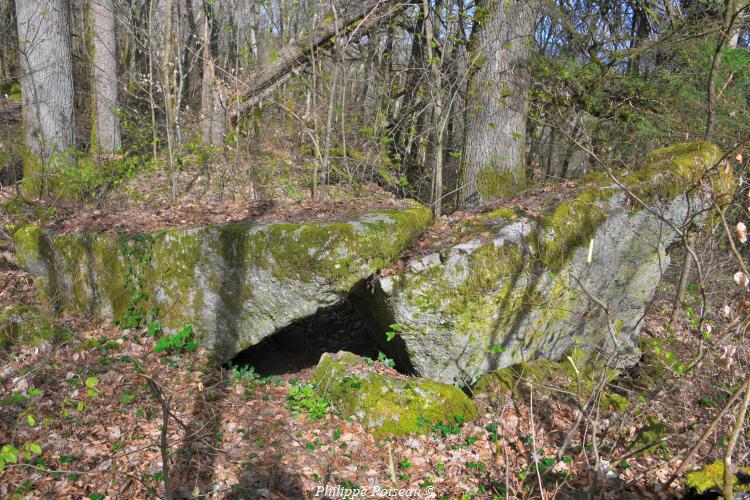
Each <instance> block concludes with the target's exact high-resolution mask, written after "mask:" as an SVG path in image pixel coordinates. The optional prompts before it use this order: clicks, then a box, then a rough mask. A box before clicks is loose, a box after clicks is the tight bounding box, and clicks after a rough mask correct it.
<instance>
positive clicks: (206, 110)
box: [201, 1, 227, 148]
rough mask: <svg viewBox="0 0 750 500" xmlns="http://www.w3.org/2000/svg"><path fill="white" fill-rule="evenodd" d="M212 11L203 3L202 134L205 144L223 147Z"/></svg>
mask: <svg viewBox="0 0 750 500" xmlns="http://www.w3.org/2000/svg"><path fill="white" fill-rule="evenodd" d="M212 25H213V19H212V9H211V6H210V5H209V2H207V1H204V2H203V85H202V87H201V132H202V140H203V144H204V145H206V146H214V147H217V148H218V147H222V146H223V145H224V136H225V134H226V119H227V118H226V116H227V115H226V110H225V109H224V103H223V102H222V99H221V87H220V85H219V82H218V81H217V79H216V65H215V63H214V54H213V52H212V51H211V26H212Z"/></svg>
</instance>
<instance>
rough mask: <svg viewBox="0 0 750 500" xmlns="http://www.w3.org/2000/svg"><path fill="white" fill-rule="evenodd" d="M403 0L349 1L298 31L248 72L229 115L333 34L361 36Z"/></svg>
mask: <svg viewBox="0 0 750 500" xmlns="http://www.w3.org/2000/svg"><path fill="white" fill-rule="evenodd" d="M406 4H407V2H406V1H404V0H366V1H362V2H352V5H350V6H349V9H347V10H346V11H344V12H341V13H339V15H338V16H333V17H332V18H331V19H330V20H329V19H328V18H326V20H325V21H324V22H323V23H322V24H321V25H320V26H318V27H317V28H315V29H313V30H311V31H310V32H308V33H304V34H302V35H301V36H300V37H299V38H297V40H296V41H294V42H293V43H291V44H289V45H288V46H286V47H284V48H283V49H282V50H281V51H279V54H278V56H277V57H276V59H275V60H274V61H273V62H270V63H269V64H266V65H264V66H263V67H262V68H259V69H258V70H257V71H255V72H254V73H252V74H251V75H250V76H249V78H248V81H249V82H251V83H250V84H249V85H248V87H249V88H248V89H246V90H245V91H243V92H242V93H241V94H240V95H238V96H236V97H235V100H236V101H235V103H233V104H232V105H230V106H229V109H230V110H231V113H232V117H233V119H236V118H237V116H238V115H240V114H242V113H244V112H246V111H248V110H249V109H251V108H253V107H254V106H256V105H257V104H258V103H259V102H260V101H262V100H263V99H264V98H265V97H266V96H267V95H268V94H269V92H271V91H272V90H273V89H274V88H275V87H276V86H277V85H279V84H281V83H283V82H284V81H286V80H287V79H288V78H289V76H290V74H291V73H292V72H293V71H294V70H295V69H296V68H298V67H300V66H303V65H305V64H307V63H308V61H309V59H310V55H311V54H312V53H313V52H314V51H315V50H317V49H319V48H321V47H323V46H325V45H326V44H328V43H329V42H330V41H331V39H333V38H334V37H335V36H336V35H337V34H339V35H342V34H344V33H349V36H350V37H351V38H355V37H358V36H362V35H363V34H365V33H366V32H367V31H369V30H370V29H372V28H373V27H375V26H377V25H378V24H380V22H382V21H383V20H384V19H387V18H389V17H390V14H392V13H393V12H395V11H396V10H397V9H399V8H401V7H402V6H404V5H406Z"/></svg>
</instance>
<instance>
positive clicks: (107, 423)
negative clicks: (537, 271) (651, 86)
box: [0, 202, 748, 499]
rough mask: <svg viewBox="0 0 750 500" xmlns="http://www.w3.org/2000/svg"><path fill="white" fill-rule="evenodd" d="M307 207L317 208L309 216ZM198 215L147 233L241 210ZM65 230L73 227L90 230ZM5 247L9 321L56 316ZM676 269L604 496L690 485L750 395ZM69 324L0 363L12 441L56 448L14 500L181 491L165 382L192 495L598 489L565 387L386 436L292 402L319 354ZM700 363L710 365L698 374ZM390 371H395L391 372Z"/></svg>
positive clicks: (17, 472)
mask: <svg viewBox="0 0 750 500" xmlns="http://www.w3.org/2000/svg"><path fill="white" fill-rule="evenodd" d="M389 203H391V202H389ZM392 203H396V202H392ZM249 207H251V208H247V207H246V209H248V210H253V208H252V207H256V208H257V207H258V205H257V204H256V205H249ZM300 207H301V208H302V212H300V213H302V214H303V215H304V210H306V209H307V208H306V207H307V205H304V204H303V205H301V206H300ZM310 207H311V208H310V209H311V210H318V209H320V208H321V207H320V206H312V205H311V206H310ZM339 208H346V207H344V206H343V205H342V206H340V207H339ZM533 209H534V208H533V207H529V210H533ZM180 210H181V209H179V208H174V209H171V210H169V211H168V212H167V213H168V214H170V215H168V216H165V218H164V219H159V218H158V214H157V217H155V218H154V219H153V220H155V221H156V222H154V223H153V224H154V226H149V225H148V223H147V227H156V226H158V225H159V224H160V223H167V224H172V223H175V222H176V223H177V224H182V225H190V224H199V223H205V222H209V221H210V222H217V221H219V220H221V218H222V217H224V216H225V215H226V214H227V213H229V212H224V213H222V212H221V211H220V210H214V211H213V212H212V211H211V210H210V209H206V208H205V207H202V208H201V209H200V210H202V211H203V213H204V214H208V215H204V216H202V217H201V216H199V217H196V219H188V218H189V217H190V216H191V214H192V215H194V212H189V211H188V212H186V213H183V212H180ZM276 210H280V211H279V212H276V213H279V214H283V213H284V211H283V209H278V208H277V209H276ZM331 210H333V211H335V210H334V209H333V208H332V209H331ZM329 215H330V213H329ZM296 216H299V213H297V214H296V215H295V216H294V217H296ZM472 216H473V215H472V214H459V215H456V216H453V217H452V218H445V219H443V221H441V222H439V223H438V224H437V225H436V229H434V230H433V232H432V233H430V234H428V235H427V236H426V237H425V238H426V240H425V241H430V240H434V239H440V234H442V233H441V230H440V226H441V224H442V225H443V226H447V225H449V226H452V225H454V224H457V223H460V221H461V220H462V218H466V217H472ZM109 217H110V215H102V216H101V220H104V221H107V222H106V223H109V224H111V221H113V220H120V221H124V218H123V216H122V214H121V215H120V216H118V218H115V219H109ZM180 217H184V218H183V219H180ZM287 217H290V218H294V217H293V216H292V215H291V214H287ZM96 218H97V214H95V212H94V211H84V212H79V214H78V216H77V217H74V218H73V219H71V218H69V217H68V218H67V219H66V220H68V221H70V220H74V221H78V222H76V223H75V224H78V227H87V228H93V229H97V228H100V227H101V226H97V225H96V224H97V221H96ZM217 218H218V219H217ZM82 221H83V222H82ZM165 221H166V222H165ZM5 222H6V223H7V221H5ZM139 223H141V221H139ZM61 224H62V225H61V226H59V228H60V229H62V230H72V228H73V227H74V225H75V224H74V223H61ZM66 224H69V225H68V226H66ZM428 244H429V243H424V245H428ZM4 245H5V246H4V247H3V248H2V249H0V252H2V253H1V254H0V275H2V286H1V288H0V310H2V309H4V308H5V307H7V306H10V305H15V304H21V303H22V304H27V305H33V306H37V307H43V306H42V305H41V304H39V303H38V302H37V301H36V299H35V298H34V296H33V293H32V286H33V280H32V278H31V276H29V275H28V274H27V273H25V272H24V271H23V270H21V269H20V268H18V267H17V265H16V264H15V259H14V256H13V255H12V248H11V247H10V246H9V245H8V242H7V241H6V242H5V243H4ZM711 252H714V253H713V254H710V255H709V254H706V255H704V256H705V257H706V258H707V259H708V261H709V264H708V265H707V267H706V273H707V275H709V276H711V277H712V278H711V279H710V280H709V282H708V283H707V285H708V296H709V299H710V302H711V304H712V305H713V307H714V308H715V309H719V308H720V307H721V305H722V304H723V303H724V300H729V298H728V297H725V293H726V291H725V287H724V285H723V283H726V281H723V280H726V279H731V278H730V277H729V276H731V274H732V271H731V269H729V268H727V267H726V264H725V262H724V261H723V260H722V259H721V258H719V256H720V255H722V252H721V251H719V250H716V249H713V250H711ZM675 268H676V266H671V267H670V268H669V270H668V272H667V274H666V279H665V281H664V282H663V283H662V285H660V287H659V290H658V293H657V296H656V299H655V300H654V302H653V304H652V306H651V308H650V309H649V312H648V316H647V318H646V326H645V328H644V330H643V333H642V336H643V338H644V339H649V341H648V342H650V343H649V345H650V346H652V348H651V349H650V354H651V355H650V356H647V357H644V362H642V363H641V364H640V365H638V366H636V367H635V368H634V369H633V370H631V371H630V372H628V373H627V374H624V375H623V377H621V378H620V379H618V380H617V381H616V382H614V384H615V387H614V388H612V389H614V390H616V391H617V392H619V393H621V394H623V395H626V396H627V398H628V401H629V406H628V409H627V410H626V411H625V412H624V413H617V412H616V411H615V410H614V409H612V408H610V409H603V410H602V412H601V414H600V415H599V416H598V425H599V426H600V431H599V436H600V439H599V442H600V444H599V449H600V453H601V454H602V458H604V459H606V460H607V461H608V462H609V463H610V464H611V465H612V468H611V470H612V472H613V473H610V474H609V475H608V477H607V480H606V482H605V484H603V485H601V491H602V495H603V496H604V497H605V498H618V497H622V496H625V497H632V498H651V497H653V498H656V497H660V496H667V497H670V496H678V495H680V494H681V486H680V483H679V482H676V483H675V484H674V485H673V486H672V488H671V489H669V490H668V491H666V492H663V493H659V491H660V489H659V485H660V484H661V483H663V482H664V481H665V480H666V479H667V478H668V477H669V476H670V474H671V473H672V471H674V470H675V468H676V467H677V466H678V464H679V463H680V460H681V456H682V454H683V452H684V451H685V450H686V449H687V448H688V447H689V446H690V445H692V443H693V442H694V441H695V439H697V436H698V435H699V434H700V432H701V430H702V429H704V428H705V426H706V425H707V423H708V422H709V421H710V420H711V419H712V418H713V415H715V413H716V412H717V409H718V408H720V407H721V406H722V404H723V402H724V401H725V400H726V399H727V398H728V397H729V395H731V393H732V391H733V390H734V389H736V387H737V385H738V384H739V380H738V379H737V376H738V374H735V373H734V372H733V371H732V366H733V363H736V362H737V360H738V359H740V358H742V359H743V362H744V361H745V358H747V355H748V347H746V345H747V344H745V343H744V342H743V339H741V338H738V337H737V336H728V335H722V334H721V333H719V332H720V331H721V330H722V329H723V328H724V327H726V326H727V324H726V321H725V320H723V319H722V318H720V317H719V315H718V314H713V313H710V314H709V324H713V325H714V330H715V331H716V332H717V333H716V335H715V336H714V337H713V338H710V337H707V336H706V335H701V334H700V332H697V331H696V325H697V322H696V313H695V311H696V310H697V293H696V291H695V287H694V286H691V288H690V294H689V296H688V298H687V303H686V304H685V307H684V308H683V311H684V312H683V313H682V314H681V315H680V317H679V318H678V320H677V321H676V323H675V324H672V325H669V313H670V311H671V304H672V297H673V295H674V283H675V282H676V281H677V279H678V276H677V273H676V270H675ZM55 322H56V324H57V327H58V331H59V332H60V333H59V335H58V338H57V339H56V340H55V341H54V342H51V343H50V342H46V343H43V344H42V345H41V346H39V347H34V348H32V347H12V348H10V349H9V350H7V351H6V352H2V353H1V354H0V356H1V361H0V363H1V364H2V372H1V373H0V398H1V399H0V443H15V444H17V445H20V444H22V443H32V442H33V443H37V444H39V446H40V447H41V454H32V455H33V456H30V457H28V459H27V460H24V461H22V462H19V463H16V464H8V465H7V466H6V468H5V470H4V471H2V472H0V496H1V497H3V498H7V497H11V496H14V495H15V496H19V497H26V496H29V497H46V498H49V497H53V498H82V497H83V498H85V497H89V498H95V499H96V498H98V499H101V498H123V497H128V498H145V497H153V496H157V495H163V486H162V479H163V474H162V461H161V455H160V448H159V443H160V429H161V425H162V409H161V407H160V406H159V402H158V401H157V400H155V399H154V397H153V394H152V392H151V391H150V388H149V385H148V380H149V379H151V380H153V381H154V382H155V383H156V385H157V387H158V388H159V390H160V391H161V394H163V395H164V397H165V398H166V399H167V400H168V402H169V406H170V409H171V412H172V417H171V418H170V424H169V426H168V436H167V439H168V446H169V449H170V453H171V460H170V467H169V470H170V475H171V481H172V484H173V485H174V488H175V490H177V491H178V492H179V493H180V495H181V496H182V497H190V496H191V495H198V494H199V495H205V496H210V497H218V498H301V497H311V496H313V495H314V494H315V492H316V490H317V488H318V487H321V486H329V487H330V486H336V485H340V486H344V487H355V486H357V485H359V486H373V485H380V486H381V487H396V488H408V489H412V490H413V491H419V492H421V494H422V495H424V496H427V497H429V496H432V497H435V498H440V497H443V498H459V497H464V498H484V497H491V496H492V495H500V496H501V497H504V496H505V493H506V492H507V493H509V494H510V495H512V496H518V497H529V498H540V497H541V496H542V495H541V494H540V491H541V490H543V491H544V494H543V495H544V497H545V498H553V497H560V498H568V497H574V498H577V497H583V496H586V492H587V491H588V490H589V489H590V488H591V487H592V475H591V473H590V472H591V471H590V465H589V464H590V463H591V452H592V450H591V449H590V447H588V446H580V443H581V439H582V438H583V437H584V436H586V435H587V433H589V432H591V428H590V426H589V425H588V424H587V423H585V424H584V425H582V426H581V427H580V429H579V431H578V432H577V433H575V435H574V437H573V440H572V446H571V447H569V448H568V451H567V452H566V454H565V456H562V457H559V456H558V452H559V447H560V446H561V443H562V442H563V440H564V438H565V436H566V434H567V433H568V430H569V429H570V428H571V426H572V425H573V422H574V420H575V418H576V409H575V408H573V407H571V406H570V405H569V404H566V403H564V402H563V400H562V398H557V397H556V394H555V392H554V391H538V393H537V394H536V397H535V399H534V400H533V404H532V401H531V400H529V399H528V398H525V397H516V398H514V397H511V396H508V397H504V398H502V399H496V398H490V397H488V396H487V395H479V396H477V397H476V398H475V401H476V402H477V404H478V405H479V407H480V413H479V417H478V418H477V419H476V420H474V421H472V422H469V423H465V424H464V425H462V426H458V425H444V426H438V427H436V428H435V429H433V432H432V433H431V434H429V435H420V436H409V437H401V438H395V439H392V440H389V441H379V440H376V439H375V438H374V437H373V436H372V435H371V434H370V433H368V432H367V431H366V430H365V429H364V428H363V427H362V426H360V425H359V424H357V423H354V422H352V421H350V420H347V419H345V418H343V417H341V416H340V415H339V414H338V412H337V411H336V410H335V408H330V411H327V412H326V413H324V414H322V415H311V414H308V413H305V412H298V411H295V410H293V409H292V406H293V405H291V404H290V401H289V389H290V387H292V386H295V385H300V384H302V385H304V384H306V383H308V382H309V380H310V377H311V374H312V370H313V367H312V366H310V363H309V360H307V362H304V363H302V364H300V366H299V367H297V368H294V369H292V370H287V371H286V372H285V373H281V374H278V375H266V374H265V373H263V372H261V373H258V372H256V371H254V370H250V369H245V368H243V367H229V366H226V365H225V366H219V365H217V364H215V363H214V362H212V361H211V359H210V355H209V354H208V353H206V352H205V351H203V350H202V349H197V350H195V351H191V352H188V351H181V352H161V353H157V352H154V345H155V342H156V339H154V338H153V337H151V336H149V335H148V333H147V329H146V328H144V329H138V330H121V329H119V328H118V327H117V326H115V325H112V324H110V323H108V322H104V321H98V320H89V319H87V318H83V317H80V316H75V315H71V314H69V313H62V314H60V315H59V316H58V317H57V318H56V320H55ZM325 328H326V329H335V330H336V331H337V332H338V334H339V335H340V336H344V337H347V336H348V332H347V328H352V329H358V328H361V325H358V324H357V323H356V321H350V322H346V321H344V323H337V324H334V325H333V326H332V325H331V324H327V325H326V326H325ZM353 333H355V332H353ZM352 336H354V335H352ZM701 344H703V348H700V345H701ZM743 344H744V345H743ZM653 346H656V348H655V349H654V348H653ZM323 350H330V349H327V348H325V347H324V348H323ZM699 353H702V354H701V356H702V357H701V360H700V361H699V362H698V363H696V364H695V366H694V367H693V368H692V369H686V366H690V361H691V360H692V359H695V358H696V357H697V356H699ZM376 369H378V370H380V371H384V372H388V371H390V370H391V369H390V368H388V367H386V366H385V365H381V364H380V363H378V364H377V366H376ZM393 373H394V374H395V372H393ZM649 440H651V441H654V440H655V441H656V444H655V446H653V447H652V448H650V449H649V450H647V451H645V452H641V453H636V454H634V455H633V456H628V455H629V452H630V451H632V450H633V449H634V448H637V447H638V446H640V445H642V444H644V443H646V444H647V443H648V441H649ZM721 443H722V436H721V434H720V433H717V434H716V435H715V436H712V437H711V439H709V441H708V443H707V444H706V445H705V446H704V448H703V449H702V450H701V452H700V453H699V455H698V457H697V464H698V465H700V464H705V463H708V462H711V461H713V460H715V459H717V458H720V456H721ZM742 446H744V445H742ZM746 452H747V450H745V449H744V448H742V449H739V450H738V455H737V456H740V457H746ZM625 456H628V457H627V458H623V457H625ZM534 457H536V458H537V459H538V462H537V466H538V469H537V467H535V464H534ZM743 461H744V458H743V460H740V461H738V462H740V463H742V462H743Z"/></svg>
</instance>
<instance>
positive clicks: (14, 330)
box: [0, 305, 55, 349]
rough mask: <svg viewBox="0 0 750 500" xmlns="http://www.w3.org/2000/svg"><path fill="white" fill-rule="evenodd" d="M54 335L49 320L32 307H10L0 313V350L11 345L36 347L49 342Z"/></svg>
mask: <svg viewBox="0 0 750 500" xmlns="http://www.w3.org/2000/svg"><path fill="white" fill-rule="evenodd" d="M54 333H55V329H54V326H53V324H52V321H51V319H50V318H49V317H47V316H46V315H45V314H43V313H42V312H40V311H38V310H37V309H34V308H32V307H29V306H24V305H17V306H10V307H7V308H5V309H4V310H3V311H1V312H0V349H7V348H8V347H10V346H12V345H24V346H34V347H36V346H38V345H39V344H40V343H41V342H42V341H44V340H51V339H52V338H53V336H54Z"/></svg>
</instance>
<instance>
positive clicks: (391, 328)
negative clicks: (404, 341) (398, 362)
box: [385, 323, 401, 342]
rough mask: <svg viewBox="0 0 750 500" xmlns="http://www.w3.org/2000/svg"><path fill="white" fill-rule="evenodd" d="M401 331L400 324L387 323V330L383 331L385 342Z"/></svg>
mask: <svg viewBox="0 0 750 500" xmlns="http://www.w3.org/2000/svg"><path fill="white" fill-rule="evenodd" d="M400 331H401V325H399V324H398V323H393V324H392V325H388V331H387V332H385V340H386V341H387V342H390V341H391V340H393V339H394V337H395V336H396V334H398V333H399V332H400Z"/></svg>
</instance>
